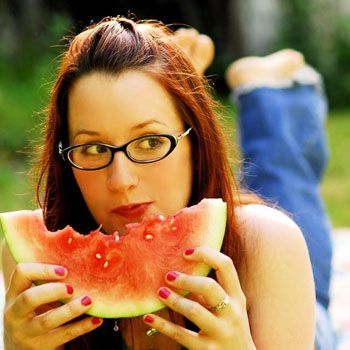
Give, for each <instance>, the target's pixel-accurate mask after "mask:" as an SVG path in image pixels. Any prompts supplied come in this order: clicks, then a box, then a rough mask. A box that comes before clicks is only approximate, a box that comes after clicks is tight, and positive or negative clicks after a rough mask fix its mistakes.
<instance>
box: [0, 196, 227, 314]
mask: <svg viewBox="0 0 350 350" xmlns="http://www.w3.org/2000/svg"><path fill="white" fill-rule="evenodd" d="M0 220H1V225H2V228H3V232H4V235H5V238H6V241H7V244H8V246H9V249H10V251H11V253H12V255H13V257H14V259H15V260H16V261H17V262H40V263H48V264H57V265H63V266H65V267H66V268H67V269H68V276H67V277H66V279H65V280H64V282H65V283H69V284H71V285H72V286H73V287H74V292H75V293H74V295H75V296H77V295H83V294H89V295H90V296H91V297H92V299H93V301H94V302H93V306H92V308H91V309H90V310H89V311H88V314H90V315H92V316H98V317H103V318H119V317H133V316H138V315H142V314H145V313H149V312H154V311H156V310H159V309H161V308H163V307H164V304H163V303H162V302H161V301H160V300H159V297H158V296H157V290H158V288H159V287H160V286H163V285H164V284H165V281H164V278H165V274H166V273H167V272H169V271H180V272H184V273H187V274H193V275H202V276H204V275H207V274H208V273H209V270H210V268H209V267H208V266H206V265H204V264H199V263H194V262H190V261H188V260H186V259H185V258H184V257H183V251H184V249H186V248H190V247H197V246H210V247H213V248H214V249H217V250H220V248H221V245H222V242H223V237H224V233H225V225H226V203H224V202H223V201H222V200H221V199H204V200H202V201H201V202H200V203H199V204H197V205H194V206H192V207H189V208H184V209H182V210H180V211H179V212H177V213H176V214H174V215H171V216H168V217H166V218H165V217H163V216H161V215H152V216H150V217H147V218H144V219H143V221H141V222H140V223H133V224H128V225H127V226H126V234H125V235H123V236H119V235H118V233H117V232H115V233H114V234H111V235H106V234H104V233H102V232H100V231H98V230H96V231H93V232H91V233H90V234H88V235H80V234H79V233H78V232H76V231H74V230H73V229H72V228H71V227H70V226H67V227H66V228H64V229H63V230H59V231H56V232H50V231H48V230H47V229H46V227H45V225H44V223H43V218H42V212H41V211H40V210H36V211H30V210H23V211H14V212H8V213H3V214H0Z"/></svg>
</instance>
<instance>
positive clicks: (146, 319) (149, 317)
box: [143, 315, 154, 323]
mask: <svg viewBox="0 0 350 350" xmlns="http://www.w3.org/2000/svg"><path fill="white" fill-rule="evenodd" d="M143 320H144V321H145V322H147V323H152V322H153V321H154V317H153V316H151V315H147V316H145V317H144V318H143Z"/></svg>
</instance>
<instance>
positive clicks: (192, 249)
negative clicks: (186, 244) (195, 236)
mask: <svg viewBox="0 0 350 350" xmlns="http://www.w3.org/2000/svg"><path fill="white" fill-rule="evenodd" d="M193 252H194V248H188V249H186V250H185V255H191V254H193Z"/></svg>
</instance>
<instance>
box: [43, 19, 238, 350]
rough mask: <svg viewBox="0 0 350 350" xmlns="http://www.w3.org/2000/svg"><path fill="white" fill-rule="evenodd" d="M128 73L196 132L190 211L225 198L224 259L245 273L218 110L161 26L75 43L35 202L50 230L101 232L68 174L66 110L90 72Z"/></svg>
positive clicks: (125, 23) (101, 33)
mask: <svg viewBox="0 0 350 350" xmlns="http://www.w3.org/2000/svg"><path fill="white" fill-rule="evenodd" d="M128 69H140V70H143V71H145V72H147V73H149V74H152V76H154V77H155V78H156V79H158V81H159V82H160V83H161V84H162V85H163V86H164V87H165V88H166V89H167V91H168V92H169V93H170V95H171V96H172V97H173V98H174V100H175V101H176V104H177V106H178V108H179V110H180V112H181V115H182V117H183V120H184V123H185V124H186V125H187V126H189V127H192V128H193V131H194V132H192V133H191V134H190V135H191V142H192V147H193V155H194V162H193V163H194V169H193V170H194V171H193V173H194V178H193V191H192V196H191V200H190V203H189V205H191V204H195V203H197V202H198V201H200V200H201V199H202V198H222V199H223V200H224V201H225V202H226V203H227V205H228V217H227V230H226V235H225V240H224V245H223V249H222V251H223V253H224V254H226V255H228V256H230V257H231V258H232V260H233V261H234V263H235V266H236V267H237V268H239V267H240V266H241V263H242V259H243V256H244V254H243V245H242V238H241V237H240V230H239V227H238V224H237V221H236V218H235V212H234V208H235V206H237V205H239V204H241V202H242V200H241V199H240V197H239V187H238V185H237V183H236V181H235V178H234V176H233V173H232V169H231V164H230V162H229V155H228V150H227V143H226V137H225V134H224V132H223V130H222V128H221V125H220V123H219V120H218V117H217V113H216V111H215V110H216V102H214V100H213V99H212V97H211V95H210V91H208V90H209V88H208V84H207V82H206V80H205V79H204V78H203V77H201V76H199V75H198V74H197V73H196V72H195V69H194V67H193V66H192V64H191V62H189V60H188V59H187V58H186V57H185V55H184V54H183V52H182V51H181V49H180V48H179V47H178V46H177V45H176V44H175V42H174V41H173V38H172V32H171V31H170V30H169V29H168V28H167V27H166V26H164V25H163V24H162V23H160V22H157V21H143V22H137V23H135V22H134V21H132V20H129V19H125V18H122V17H116V18H107V19H105V20H104V21H102V22H100V23H99V24H97V25H93V26H91V27H89V28H87V29H86V30H85V31H83V32H82V33H81V34H79V35H77V36H76V37H75V38H74V39H73V40H72V41H71V43H70V45H69V48H68V50H67V52H66V53H65V55H64V56H63V58H62V62H61V66H60V70H59V73H58V77H57V80H56V83H55V85H54V87H53V90H52V93H51V101H50V104H49V108H48V115H47V121H46V129H45V140H44V144H43V146H42V150H41V158H40V160H39V174H38V177H39V178H38V184H37V196H38V200H39V202H40V200H41V201H42V208H43V213H44V218H45V222H46V225H47V227H48V228H49V229H50V230H57V229H59V228H62V227H64V226H65V225H68V224H69V225H71V226H73V227H74V228H75V229H76V230H78V231H79V232H81V233H87V232H89V231H90V230H92V229H95V228H96V227H97V225H96V223H95V222H94V220H93V218H92V216H91V214H90V213H89V211H88V209H87V207H86V205H85V202H84V200H83V198H82V195H81V193H80V191H79V189H78V186H77V184H76V182H75V179H74V177H73V174H72V170H71V168H70V166H68V165H67V164H65V163H64V162H63V161H62V160H61V159H60V156H59V154H58V144H59V142H62V144H63V145H64V146H66V145H68V144H67V143H68V126H67V104H68V94H69V90H70V88H71V86H72V84H73V83H74V82H75V81H77V79H79V78H80V77H82V76H84V75H86V74H88V73H90V72H92V71H100V72H103V73H107V74H111V75H113V76H115V75H116V74H119V73H120V72H122V71H125V70H128ZM232 152H234V150H233V149H230V153H232ZM41 197H42V198H41ZM82 345H83V343H80V346H81V347H80V349H83V347H82Z"/></svg>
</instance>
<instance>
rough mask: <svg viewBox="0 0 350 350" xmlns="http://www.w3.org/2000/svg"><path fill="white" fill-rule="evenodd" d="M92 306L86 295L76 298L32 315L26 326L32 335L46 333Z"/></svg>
mask: <svg viewBox="0 0 350 350" xmlns="http://www.w3.org/2000/svg"><path fill="white" fill-rule="evenodd" d="M91 306H92V300H91V298H90V297H88V296H84V297H81V298H77V299H74V300H72V301H71V302H69V303H67V304H65V305H62V306H60V307H58V308H56V309H54V310H50V311H48V312H46V313H45V314H42V315H39V316H37V317H34V318H33V319H32V320H31V322H30V324H29V326H28V327H27V328H28V329H29V331H30V333H31V334H32V335H34V336H37V335H41V334H44V333H47V332H49V331H51V330H53V329H55V328H57V327H60V326H62V325H64V324H65V323H67V322H69V321H71V320H73V319H75V318H77V317H78V316H81V315H82V314H84V313H86V312H87V310H88V309H89V308H90V307H91Z"/></svg>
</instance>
